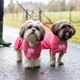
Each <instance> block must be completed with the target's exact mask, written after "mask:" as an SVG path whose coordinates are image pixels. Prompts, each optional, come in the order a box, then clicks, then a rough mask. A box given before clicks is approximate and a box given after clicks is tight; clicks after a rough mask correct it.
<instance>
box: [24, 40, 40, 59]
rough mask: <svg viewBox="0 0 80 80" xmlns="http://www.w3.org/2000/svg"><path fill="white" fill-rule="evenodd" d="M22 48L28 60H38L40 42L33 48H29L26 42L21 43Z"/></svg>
mask: <svg viewBox="0 0 80 80" xmlns="http://www.w3.org/2000/svg"><path fill="white" fill-rule="evenodd" d="M22 48H23V51H24V55H25V56H26V57H30V58H39V57H40V53H41V42H38V43H37V44H36V45H34V46H33V47H30V46H29V43H28V42H27V41H25V40H24V41H23V44H22Z"/></svg>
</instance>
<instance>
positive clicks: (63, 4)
mask: <svg viewBox="0 0 80 80" xmlns="http://www.w3.org/2000/svg"><path fill="white" fill-rule="evenodd" d="M61 10H62V11H66V0H62V1H61Z"/></svg>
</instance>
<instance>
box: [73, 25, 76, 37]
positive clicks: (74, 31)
mask: <svg viewBox="0 0 80 80" xmlns="http://www.w3.org/2000/svg"><path fill="white" fill-rule="evenodd" d="M75 33H76V29H75V28H74V26H73V29H72V36H73V35H74V34H75Z"/></svg>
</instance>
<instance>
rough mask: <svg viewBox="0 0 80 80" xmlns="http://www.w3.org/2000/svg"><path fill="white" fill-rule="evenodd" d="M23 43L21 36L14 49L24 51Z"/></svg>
mask: <svg viewBox="0 0 80 80" xmlns="http://www.w3.org/2000/svg"><path fill="white" fill-rule="evenodd" d="M22 43H23V39H22V38H21V37H20V36H19V37H18V38H17V39H16V41H15V43H14V48H15V49H22Z"/></svg>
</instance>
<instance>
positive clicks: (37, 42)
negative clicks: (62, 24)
mask: <svg viewBox="0 0 80 80" xmlns="http://www.w3.org/2000/svg"><path fill="white" fill-rule="evenodd" d="M19 34H20V36H19V37H18V38H17V40H16V42H15V44H14V48H15V49H16V51H17V61H18V62H19V61H22V50H23V52H24V55H25V68H33V67H40V53H41V41H42V40H43V38H44V35H45V29H44V27H43V25H42V23H41V22H39V21H33V20H29V21H26V22H25V23H24V24H23V25H22V26H21V29H20V33H19Z"/></svg>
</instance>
